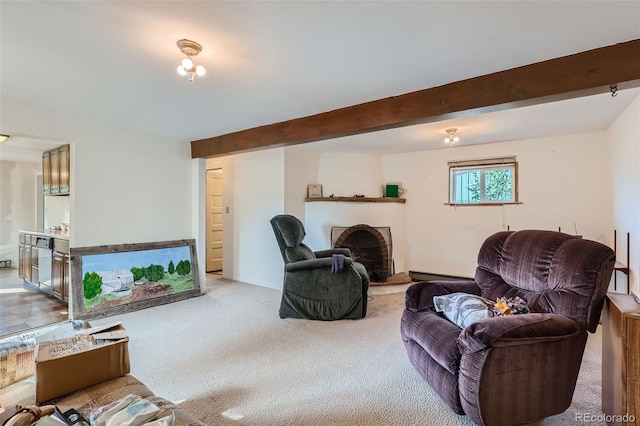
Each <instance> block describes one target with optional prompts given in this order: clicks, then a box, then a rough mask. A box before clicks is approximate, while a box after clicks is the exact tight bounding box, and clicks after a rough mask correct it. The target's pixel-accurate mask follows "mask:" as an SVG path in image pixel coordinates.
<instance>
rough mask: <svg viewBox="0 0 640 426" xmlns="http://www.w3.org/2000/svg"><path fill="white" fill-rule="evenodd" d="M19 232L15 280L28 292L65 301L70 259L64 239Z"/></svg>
mask: <svg viewBox="0 0 640 426" xmlns="http://www.w3.org/2000/svg"><path fill="white" fill-rule="evenodd" d="M27 232H29V231H20V233H19V236H18V237H19V238H18V240H19V244H18V252H19V255H18V276H19V277H20V278H22V280H23V281H24V285H25V286H28V287H29V288H30V289H35V290H40V291H42V292H44V293H46V294H49V295H52V296H55V297H57V298H58V299H60V300H63V301H68V300H69V283H70V275H71V274H70V258H69V240H68V239H67V236H66V235H65V236H63V237H59V236H58V235H55V234H51V233H46V232H34V233H33V234H31V233H27Z"/></svg>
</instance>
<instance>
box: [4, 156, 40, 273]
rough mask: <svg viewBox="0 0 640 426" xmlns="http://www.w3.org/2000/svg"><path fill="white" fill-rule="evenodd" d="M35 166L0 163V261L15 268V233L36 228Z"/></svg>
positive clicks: (16, 261)
mask: <svg viewBox="0 0 640 426" xmlns="http://www.w3.org/2000/svg"><path fill="white" fill-rule="evenodd" d="M38 173H40V166H39V165H38V164H35V163H27V162H22V161H20V162H16V161H0V260H11V266H12V267H13V268H17V267H18V230H19V229H26V230H29V229H35V227H36V210H37V209H36V199H37V194H36V177H37V175H38Z"/></svg>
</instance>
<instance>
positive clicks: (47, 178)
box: [42, 151, 51, 195]
mask: <svg viewBox="0 0 640 426" xmlns="http://www.w3.org/2000/svg"><path fill="white" fill-rule="evenodd" d="M42 192H43V193H44V195H49V194H51V153H50V152H49V151H47V152H45V153H43V154H42Z"/></svg>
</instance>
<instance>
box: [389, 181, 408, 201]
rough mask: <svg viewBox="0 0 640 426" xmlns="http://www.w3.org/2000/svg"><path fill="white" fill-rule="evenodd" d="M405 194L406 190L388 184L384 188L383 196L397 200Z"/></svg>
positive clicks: (396, 185)
mask: <svg viewBox="0 0 640 426" xmlns="http://www.w3.org/2000/svg"><path fill="white" fill-rule="evenodd" d="M405 192H407V190H406V189H404V188H400V185H398V184H394V183H388V184H386V185H385V187H384V196H385V197H391V198H398V197H400V196H401V195H403V194H404V193H405Z"/></svg>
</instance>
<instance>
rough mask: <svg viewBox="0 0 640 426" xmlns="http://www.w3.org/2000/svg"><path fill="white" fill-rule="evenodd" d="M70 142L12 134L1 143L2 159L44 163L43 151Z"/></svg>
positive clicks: (0, 152)
mask: <svg viewBox="0 0 640 426" xmlns="http://www.w3.org/2000/svg"><path fill="white" fill-rule="evenodd" d="M67 143H69V142H66V141H61V140H55V139H46V138H39V137H34V136H26V135H16V134H13V135H10V137H9V138H8V139H7V140H5V141H4V142H2V143H0V160H3V161H18V162H26V163H38V164H40V163H42V153H43V152H46V151H49V150H52V149H54V148H57V147H59V146H62V145H65V144H67Z"/></svg>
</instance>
